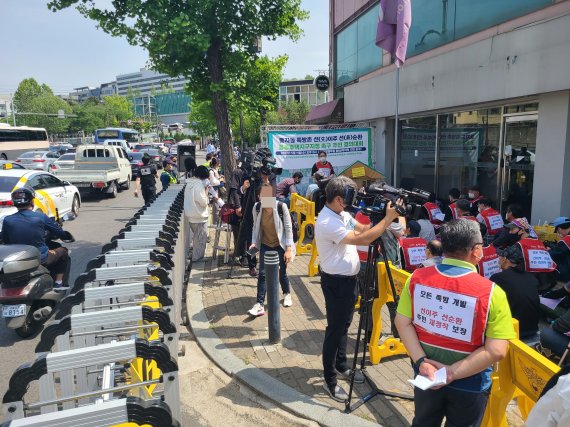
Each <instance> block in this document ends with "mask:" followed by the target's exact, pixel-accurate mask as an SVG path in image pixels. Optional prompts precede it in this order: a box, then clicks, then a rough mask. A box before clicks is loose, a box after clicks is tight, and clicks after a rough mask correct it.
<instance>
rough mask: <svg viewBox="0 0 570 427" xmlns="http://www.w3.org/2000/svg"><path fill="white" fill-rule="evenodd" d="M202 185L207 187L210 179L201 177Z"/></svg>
mask: <svg viewBox="0 0 570 427" xmlns="http://www.w3.org/2000/svg"><path fill="white" fill-rule="evenodd" d="M202 185H204V188H208V187H209V186H210V180H209V179H203V180H202Z"/></svg>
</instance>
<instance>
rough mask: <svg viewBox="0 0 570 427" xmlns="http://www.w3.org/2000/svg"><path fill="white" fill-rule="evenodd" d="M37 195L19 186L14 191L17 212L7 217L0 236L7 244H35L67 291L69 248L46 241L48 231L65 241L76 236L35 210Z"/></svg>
mask: <svg viewBox="0 0 570 427" xmlns="http://www.w3.org/2000/svg"><path fill="white" fill-rule="evenodd" d="M35 197H36V194H35V192H34V190H32V189H30V188H25V187H24V188H18V189H17V190H14V191H13V192H12V202H13V204H14V206H15V207H16V208H18V212H16V213H15V214H12V215H9V216H7V217H6V218H5V219H4V224H3V226H2V231H1V237H2V241H3V242H4V244H20V245H30V246H35V247H36V248H38V249H39V251H40V257H41V263H42V265H43V266H44V267H46V268H48V269H49V270H50V272H52V273H53V274H55V280H54V282H55V285H54V288H55V289H57V290H65V289H67V287H64V286H63V279H64V276H65V272H66V269H67V263H68V262H69V254H68V251H67V248H64V247H59V248H56V249H53V250H51V249H49V248H48V246H47V244H46V242H45V235H46V231H49V232H50V233H52V234H53V235H54V236H55V237H58V238H60V239H63V240H72V239H73V236H72V235H71V233H69V232H68V231H65V230H63V229H62V228H61V227H60V226H59V224H58V223H57V222H55V221H54V220H53V219H52V218H50V217H48V216H47V215H46V214H44V213H43V212H41V211H34V210H33V207H34V199H35Z"/></svg>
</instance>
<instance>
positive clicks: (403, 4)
mask: <svg viewBox="0 0 570 427" xmlns="http://www.w3.org/2000/svg"><path fill="white" fill-rule="evenodd" d="M380 7H381V8H382V18H381V19H379V20H378V30H377V31H376V45H377V46H379V47H381V48H382V49H384V50H386V51H388V52H390V53H391V54H392V57H394V63H395V64H396V66H397V67H401V66H402V65H404V62H406V49H407V48H408V33H409V31H410V25H411V24H412V4H411V1H410V0H380Z"/></svg>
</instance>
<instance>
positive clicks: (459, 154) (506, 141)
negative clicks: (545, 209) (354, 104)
mask: <svg viewBox="0 0 570 427" xmlns="http://www.w3.org/2000/svg"><path fill="white" fill-rule="evenodd" d="M537 120H538V103H525V104H518V105H510V106H497V107H492V108H485V109H477V110H468V111H457V112H450V113H440V114H434V115H427V116H420V117H410V118H404V119H402V120H400V132H399V134H400V138H399V143H398V149H397V157H396V158H397V162H398V167H397V171H398V176H397V183H398V185H400V186H401V187H404V188H407V189H411V188H413V187H417V188H422V189H424V190H427V191H431V192H434V193H436V194H437V197H438V198H440V199H442V200H446V199H447V194H448V192H449V190H450V189H451V188H458V189H459V190H460V191H461V194H467V190H468V188H469V186H471V185H474V184H476V185H479V186H480V187H481V192H482V194H484V195H485V196H487V197H489V198H491V200H493V202H494V203H495V206H496V207H497V208H500V209H501V211H502V212H504V211H506V208H507V206H508V205H509V204H511V203H519V204H520V205H521V206H523V208H524V210H525V212H526V215H527V216H528V217H530V215H531V207H532V189H533V181H534V165H535V162H536V135H537V133H536V131H537Z"/></svg>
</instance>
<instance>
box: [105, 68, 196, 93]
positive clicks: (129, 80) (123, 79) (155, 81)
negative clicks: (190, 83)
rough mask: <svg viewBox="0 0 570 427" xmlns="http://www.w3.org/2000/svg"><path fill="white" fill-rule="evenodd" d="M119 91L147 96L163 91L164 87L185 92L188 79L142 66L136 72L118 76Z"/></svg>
mask: <svg viewBox="0 0 570 427" xmlns="http://www.w3.org/2000/svg"><path fill="white" fill-rule="evenodd" d="M116 84H117V93H118V94H119V95H121V96H127V95H129V94H132V95H133V96H147V95H152V94H153V93H155V92H159V91H161V90H162V89H163V88H164V87H166V88H168V89H173V90H174V92H184V86H185V85H186V80H185V79H184V78H183V77H170V76H167V75H166V74H160V73H157V72H156V71H152V70H147V69H145V68H141V69H140V71H137V72H136V73H129V74H121V75H119V76H117V83H116Z"/></svg>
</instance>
